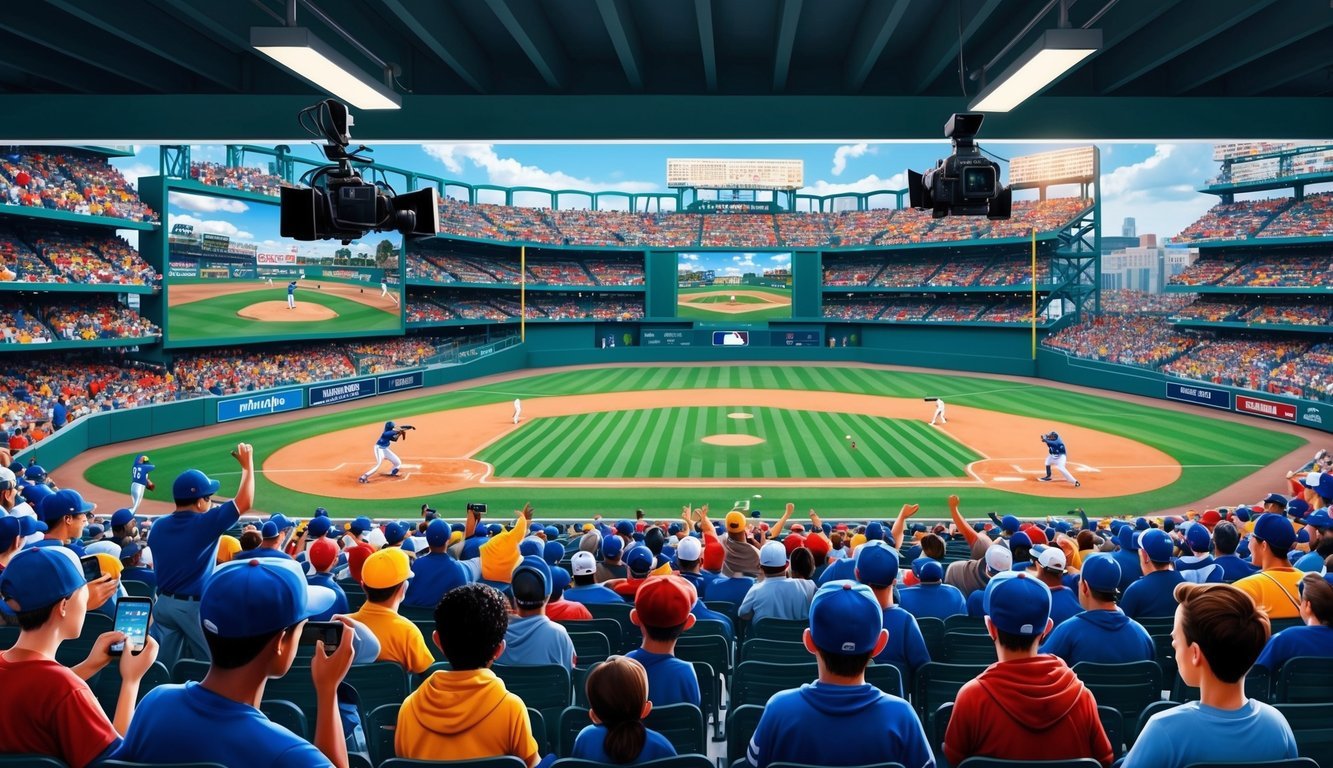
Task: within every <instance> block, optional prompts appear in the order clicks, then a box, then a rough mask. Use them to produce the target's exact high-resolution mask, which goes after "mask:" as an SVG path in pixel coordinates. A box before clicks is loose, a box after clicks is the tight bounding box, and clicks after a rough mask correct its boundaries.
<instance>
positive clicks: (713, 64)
mask: <svg viewBox="0 0 1333 768" xmlns="http://www.w3.org/2000/svg"><path fill="white" fill-rule="evenodd" d="M694 18H695V20H696V21H698V23H699V50H700V51H701V52H702V54H703V64H704V87H705V88H707V89H708V92H709V93H712V92H714V91H716V90H717V47H716V44H715V43H714V42H713V0H694Z"/></svg>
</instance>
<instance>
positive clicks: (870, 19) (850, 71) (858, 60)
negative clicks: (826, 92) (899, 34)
mask: <svg viewBox="0 0 1333 768" xmlns="http://www.w3.org/2000/svg"><path fill="white" fill-rule="evenodd" d="M911 4H912V0H893V2H891V3H890V2H878V3H870V4H869V5H867V6H866V11H865V13H864V14H862V16H861V20H860V22H859V23H858V24H857V25H856V39H855V40H853V41H852V46H851V48H850V49H849V50H848V54H847V70H846V75H845V77H844V83H845V84H846V86H847V90H848V91H849V92H851V93H856V92H858V91H860V90H861V86H863V85H865V82H866V78H867V77H869V76H870V72H871V70H873V69H874V68H875V64H876V63H878V62H879V57H880V55H881V54H883V53H884V47H885V46H887V45H888V44H889V39H890V38H892V37H893V33H894V31H896V30H897V29H898V25H899V24H900V23H902V20H903V15H904V14H905V13H907V8H908V6H910V5H911Z"/></svg>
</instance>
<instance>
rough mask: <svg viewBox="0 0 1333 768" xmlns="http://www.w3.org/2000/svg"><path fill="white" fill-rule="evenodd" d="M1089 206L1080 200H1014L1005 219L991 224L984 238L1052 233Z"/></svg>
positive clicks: (1073, 198)
mask: <svg viewBox="0 0 1333 768" xmlns="http://www.w3.org/2000/svg"><path fill="white" fill-rule="evenodd" d="M1089 205H1091V202H1090V201H1088V200H1086V199H1084V198H1081V197H1051V198H1047V199H1045V200H1017V201H1015V202H1014V206H1013V211H1012V215H1011V216H1010V217H1009V218H1008V219H999V220H997V221H992V222H990V231H989V232H987V233H986V235H985V236H986V237H989V238H997V237H1023V236H1026V235H1030V234H1031V232H1032V230H1034V229H1035V230H1037V232H1054V231H1055V230H1058V229H1060V228H1061V227H1063V226H1064V225H1066V224H1068V223H1069V222H1070V221H1072V220H1073V219H1074V217H1075V216H1077V215H1078V214H1080V213H1082V212H1083V211H1084V210H1086V209H1087V208H1088V206H1089Z"/></svg>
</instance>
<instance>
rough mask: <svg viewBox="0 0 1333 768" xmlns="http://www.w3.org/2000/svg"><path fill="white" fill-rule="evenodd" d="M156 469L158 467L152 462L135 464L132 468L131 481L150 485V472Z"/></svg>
mask: <svg viewBox="0 0 1333 768" xmlns="http://www.w3.org/2000/svg"><path fill="white" fill-rule="evenodd" d="M154 469H157V467H154V466H153V465H152V464H135V465H134V467H133V468H131V469H130V482H131V483H138V484H139V485H148V473H149V472H152V471H153V470H154Z"/></svg>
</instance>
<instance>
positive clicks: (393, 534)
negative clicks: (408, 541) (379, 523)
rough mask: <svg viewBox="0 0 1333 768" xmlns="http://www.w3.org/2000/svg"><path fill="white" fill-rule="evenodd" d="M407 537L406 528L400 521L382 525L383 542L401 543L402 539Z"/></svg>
mask: <svg viewBox="0 0 1333 768" xmlns="http://www.w3.org/2000/svg"><path fill="white" fill-rule="evenodd" d="M405 538H407V530H406V529H405V528H403V525H402V524H401V523H389V524H388V525H386V526H384V543H386V544H402V543H403V539H405Z"/></svg>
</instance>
